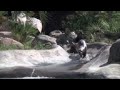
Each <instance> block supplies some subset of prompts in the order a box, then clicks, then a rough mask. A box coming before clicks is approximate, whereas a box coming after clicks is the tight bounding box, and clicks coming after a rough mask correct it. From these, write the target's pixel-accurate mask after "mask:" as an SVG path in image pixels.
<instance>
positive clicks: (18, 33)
mask: <svg viewBox="0 0 120 90" xmlns="http://www.w3.org/2000/svg"><path fill="white" fill-rule="evenodd" d="M9 24H10V25H9V26H10V27H11V30H12V33H13V36H14V38H15V39H17V40H18V41H20V42H22V43H23V42H24V41H25V39H26V37H27V36H28V35H31V34H33V35H35V34H36V33H37V30H36V29H34V28H33V27H32V26H31V25H28V24H26V26H25V27H24V25H21V24H17V23H14V22H10V23H9Z"/></svg>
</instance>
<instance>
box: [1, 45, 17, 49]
mask: <svg viewBox="0 0 120 90" xmlns="http://www.w3.org/2000/svg"><path fill="white" fill-rule="evenodd" d="M13 49H18V47H17V46H16V45H9V46H8V45H4V44H0V50H13Z"/></svg>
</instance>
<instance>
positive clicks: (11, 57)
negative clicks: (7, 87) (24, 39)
mask: <svg viewBox="0 0 120 90" xmlns="http://www.w3.org/2000/svg"><path fill="white" fill-rule="evenodd" d="M70 61H71V59H70V58H69V54H68V53H67V52H66V51H65V50H64V49H63V48H62V47H60V46H56V48H53V49H50V50H7V51H0V68H5V67H15V66H24V67H30V66H36V65H39V64H63V63H67V62H70Z"/></svg>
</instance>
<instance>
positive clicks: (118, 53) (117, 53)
mask: <svg viewBox="0 0 120 90" xmlns="http://www.w3.org/2000/svg"><path fill="white" fill-rule="evenodd" d="M118 62H120V39H118V40H116V42H115V43H113V44H112V46H111V48H110V56H109V59H108V63H118Z"/></svg>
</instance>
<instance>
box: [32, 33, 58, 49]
mask: <svg viewBox="0 0 120 90" xmlns="http://www.w3.org/2000/svg"><path fill="white" fill-rule="evenodd" d="M39 43H43V44H47V45H50V46H52V45H54V44H56V45H57V42H56V38H54V37H50V36H48V35H41V34H40V35H38V36H37V38H34V39H33V41H32V47H35V46H36V45H38V44H39Z"/></svg>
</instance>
